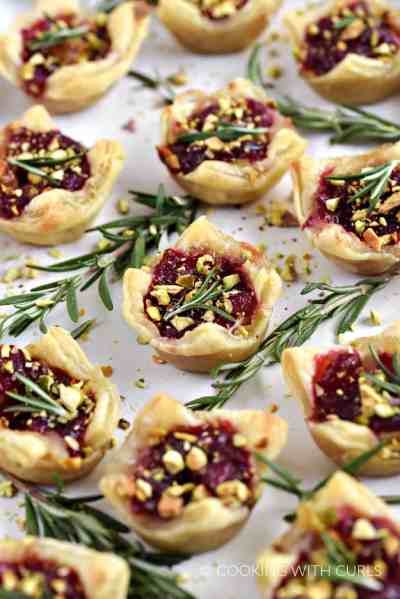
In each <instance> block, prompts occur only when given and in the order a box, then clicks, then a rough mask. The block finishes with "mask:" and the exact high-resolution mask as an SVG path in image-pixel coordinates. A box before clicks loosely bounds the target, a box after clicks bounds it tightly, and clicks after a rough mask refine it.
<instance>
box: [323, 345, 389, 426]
mask: <svg viewBox="0 0 400 599" xmlns="http://www.w3.org/2000/svg"><path fill="white" fill-rule="evenodd" d="M379 357H380V360H381V361H382V363H383V365H384V366H385V368H386V369H387V370H388V371H389V372H394V370H393V364H394V362H393V360H394V356H392V355H391V354H387V353H382V354H380V356H379ZM366 373H367V374H373V375H375V376H376V377H378V378H382V380H383V381H386V382H392V381H390V380H389V381H388V378H390V377H388V375H386V374H385V373H384V371H383V370H382V368H380V367H379V366H378V365H376V368H374V367H372V368H371V367H369V365H368V367H366V366H365V365H364V364H363V362H362V360H361V356H360V354H359V353H358V352H357V351H350V350H345V349H344V350H332V351H330V352H327V353H325V354H319V355H317V356H316V358H315V373H314V377H313V399H314V411H313V414H312V416H311V419H312V420H313V421H316V422H323V421H325V420H327V419H329V417H332V416H337V417H339V418H340V419H341V420H349V421H351V422H356V423H359V424H366V425H368V426H369V427H370V428H371V429H372V430H373V431H374V432H375V433H376V434H383V433H394V432H398V431H399V430H400V397H395V396H394V394H392V393H390V394H389V393H388V392H382V388H377V387H376V385H374V384H373V383H371V381H370V380H368V379H367V378H366V376H365V375H366ZM369 390H372V393H371V392H370V393H369ZM374 391H376V392H377V394H376V395H375V393H374ZM377 397H379V401H377ZM374 398H375V399H374Z"/></svg>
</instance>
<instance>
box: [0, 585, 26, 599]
mask: <svg viewBox="0 0 400 599" xmlns="http://www.w3.org/2000/svg"><path fill="white" fill-rule="evenodd" d="M0 599H31V595H25V593H22V592H21V591H7V590H6V589H1V588H0Z"/></svg>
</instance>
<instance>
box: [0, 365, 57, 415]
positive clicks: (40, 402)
mask: <svg viewBox="0 0 400 599" xmlns="http://www.w3.org/2000/svg"><path fill="white" fill-rule="evenodd" d="M15 378H16V379H17V381H19V382H20V383H23V384H24V385H25V389H26V395H20V394H19V393H14V392H13V391H7V392H6V395H7V396H8V397H11V398H12V399H14V400H15V401H17V402H18V403H20V404H22V406H20V405H18V404H17V405H14V406H9V407H8V408H5V410H4V412H32V413H37V412H41V411H42V410H44V411H45V412H47V413H48V414H52V415H53V416H57V417H58V418H67V417H68V415H69V414H68V412H67V410H65V409H64V408H63V407H62V405H61V404H60V403H59V402H57V401H56V400H55V399H53V398H52V397H51V396H50V395H49V394H48V393H47V392H46V391H45V390H44V389H42V387H40V385H37V384H36V383H34V382H33V381H31V380H30V379H28V378H27V377H26V376H24V375H22V374H20V373H19V372H16V373H15Z"/></svg>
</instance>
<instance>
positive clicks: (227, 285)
mask: <svg viewBox="0 0 400 599" xmlns="http://www.w3.org/2000/svg"><path fill="white" fill-rule="evenodd" d="M238 283H240V275H238V274H237V273H236V274H233V275H228V276H226V277H224V278H223V279H222V284H223V286H224V289H225V290H226V291H229V290H230V289H233V288H234V287H235V286H236V285H237V284H238Z"/></svg>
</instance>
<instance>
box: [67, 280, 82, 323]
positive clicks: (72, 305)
mask: <svg viewBox="0 0 400 599" xmlns="http://www.w3.org/2000/svg"><path fill="white" fill-rule="evenodd" d="M66 302H67V310H68V315H69V317H70V319H71V320H72V322H78V320H79V308H78V299H77V297H76V288H75V286H74V285H70V286H69V289H68V291H67V298H66Z"/></svg>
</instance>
